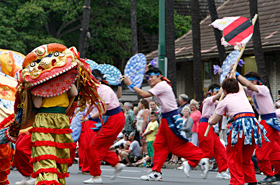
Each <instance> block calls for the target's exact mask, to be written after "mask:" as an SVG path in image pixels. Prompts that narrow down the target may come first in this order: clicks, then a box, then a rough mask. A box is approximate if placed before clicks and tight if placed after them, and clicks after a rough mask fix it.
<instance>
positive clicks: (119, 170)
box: [111, 163, 125, 180]
mask: <svg viewBox="0 0 280 185" xmlns="http://www.w3.org/2000/svg"><path fill="white" fill-rule="evenodd" d="M117 165H118V168H117V169H116V170H115V174H114V176H113V177H112V178H111V179H112V180H114V179H115V178H116V177H117V175H118V174H119V173H121V171H122V170H123V169H124V167H125V165H124V164H121V163H119V164H117Z"/></svg>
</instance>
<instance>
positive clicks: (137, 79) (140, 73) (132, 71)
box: [124, 53, 146, 92]
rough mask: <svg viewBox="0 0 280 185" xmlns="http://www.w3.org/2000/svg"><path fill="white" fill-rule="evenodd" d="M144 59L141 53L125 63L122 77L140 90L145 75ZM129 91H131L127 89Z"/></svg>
mask: <svg viewBox="0 0 280 185" xmlns="http://www.w3.org/2000/svg"><path fill="white" fill-rule="evenodd" d="M145 67H146V57H145V55H144V54H142V53H138V54H135V55H134V56H132V57H131V58H130V59H129V60H128V62H127V63H126V66H125V69H124V76H126V77H128V78H129V79H130V80H131V82H132V84H133V85H135V86H136V87H138V88H140V87H141V85H142V82H143V78H144V75H145ZM128 88H129V89H130V90H131V91H133V92H134V90H133V89H131V88H130V87H128Z"/></svg>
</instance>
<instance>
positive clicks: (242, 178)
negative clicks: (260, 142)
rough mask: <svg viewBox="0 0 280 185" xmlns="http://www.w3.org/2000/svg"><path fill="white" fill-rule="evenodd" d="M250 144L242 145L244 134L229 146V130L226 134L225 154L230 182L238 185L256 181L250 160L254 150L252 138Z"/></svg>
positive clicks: (232, 184)
mask: <svg viewBox="0 0 280 185" xmlns="http://www.w3.org/2000/svg"><path fill="white" fill-rule="evenodd" d="M252 140H253V141H252V142H253V144H252V145H244V134H243V136H242V138H238V140H237V143H236V144H235V145H233V146H231V132H230V134H229V135H228V139H227V147H226V155H227V161H228V168H229V171H230V176H231V178H230V184H231V185H240V184H244V183H254V182H257V179H256V175H255V169H254V164H253V162H252V161H251V158H252V155H253V153H254V150H255V143H254V138H253V139H252Z"/></svg>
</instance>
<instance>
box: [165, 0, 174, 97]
mask: <svg viewBox="0 0 280 185" xmlns="http://www.w3.org/2000/svg"><path fill="white" fill-rule="evenodd" d="M165 43H166V58H167V59H168V61H167V62H168V63H167V78H168V79H169V80H170V81H171V84H172V89H173V92H174V94H175V96H176V92H177V90H176V57H175V25H174V0H166V1H165Z"/></svg>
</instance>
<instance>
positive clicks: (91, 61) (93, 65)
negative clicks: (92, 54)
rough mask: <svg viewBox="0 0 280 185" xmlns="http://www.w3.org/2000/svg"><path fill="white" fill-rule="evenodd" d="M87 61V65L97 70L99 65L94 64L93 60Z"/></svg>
mask: <svg viewBox="0 0 280 185" xmlns="http://www.w3.org/2000/svg"><path fill="white" fill-rule="evenodd" d="M85 61H86V63H88V64H89V67H90V69H91V70H93V69H95V67H96V66H98V64H97V63H96V62H94V61H93V60H90V59H86V60H85Z"/></svg>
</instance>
